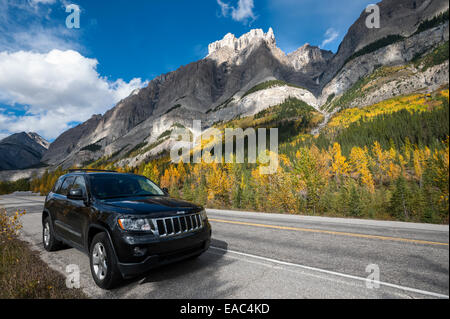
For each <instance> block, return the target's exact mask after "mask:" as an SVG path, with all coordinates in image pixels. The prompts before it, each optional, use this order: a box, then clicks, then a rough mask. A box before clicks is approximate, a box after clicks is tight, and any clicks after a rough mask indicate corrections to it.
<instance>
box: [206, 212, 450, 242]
mask: <svg viewBox="0 0 450 319" xmlns="http://www.w3.org/2000/svg"><path fill="white" fill-rule="evenodd" d="M209 220H210V221H213V222H217V223H227V224H237V225H245V226H254V227H264V228H272V229H283V230H295V231H303V232H310V233H322V234H330V235H339V236H350V237H359V238H369V239H380V240H393V241H402V242H408V243H416V244H425V245H440V246H448V243H441V242H435V241H427V240H418V239H408V238H400V237H388V236H377V235H366V234H357V233H346V232H338V231H331V230H322V229H312V228H299V227H289V226H277V225H268V224H255V223H247V222H238V221H234V220H226V219H216V218H209Z"/></svg>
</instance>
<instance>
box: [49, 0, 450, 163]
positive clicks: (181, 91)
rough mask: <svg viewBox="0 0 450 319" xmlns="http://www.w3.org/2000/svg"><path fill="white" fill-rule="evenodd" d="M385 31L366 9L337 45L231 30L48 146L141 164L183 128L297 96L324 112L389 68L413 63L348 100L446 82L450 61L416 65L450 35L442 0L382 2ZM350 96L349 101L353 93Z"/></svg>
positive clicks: (61, 157) (88, 157)
mask: <svg viewBox="0 0 450 319" xmlns="http://www.w3.org/2000/svg"><path fill="white" fill-rule="evenodd" d="M378 5H379V7H380V14H381V28H379V29H369V28H367V27H366V25H365V20H366V17H367V15H368V13H366V12H365V11H363V12H362V13H361V16H360V17H359V18H358V19H357V21H356V22H355V23H354V24H353V25H352V26H351V27H350V29H349V30H348V32H347V35H346V36H345V37H344V39H343V41H342V43H341V45H340V47H339V49H338V52H337V53H336V54H333V53H332V52H331V51H325V50H321V49H320V48H318V47H315V46H311V45H309V44H305V45H304V46H302V47H300V48H299V49H297V50H296V51H294V52H292V53H289V54H286V53H284V52H283V51H282V50H281V49H279V48H278V47H277V45H276V38H275V34H274V31H273V30H272V29H271V28H270V29H269V30H268V31H267V32H264V31H263V30H261V29H255V30H251V31H250V32H248V33H246V34H244V35H242V36H240V37H236V36H235V35H233V34H230V33H229V34H227V35H225V36H224V38H223V39H222V40H219V41H216V42H213V43H211V44H210V45H209V46H208V55H207V56H206V57H205V58H204V59H202V60H199V61H196V62H193V63H190V64H188V65H185V66H181V67H180V68H179V69H177V70H176V71H173V72H170V73H167V74H163V75H161V76H158V77H157V78H155V79H153V80H152V81H150V82H149V84H148V86H147V87H145V88H142V89H141V90H139V91H136V92H133V94H131V95H130V96H129V97H127V98H125V99H124V100H122V101H120V102H119V103H118V104H117V105H116V106H115V107H114V108H112V109H111V110H109V111H108V112H106V113H105V114H104V115H94V116H93V117H92V118H91V119H89V120H88V121H86V122H85V123H82V124H80V125H78V126H77V127H74V128H72V129H70V130H68V131H66V132H64V133H63V134H62V135H61V136H60V137H58V138H57V139H56V140H55V141H54V142H53V143H52V144H51V145H50V148H49V150H48V151H47V152H46V153H45V155H44V157H43V159H42V160H43V161H44V162H46V163H48V164H49V165H52V166H58V165H62V166H63V167H64V168H66V167H69V166H72V165H85V164H87V163H90V162H92V161H95V160H98V159H99V158H101V157H103V158H108V160H114V161H119V162H118V164H120V165H136V164H138V163H140V162H141V161H143V160H145V159H146V158H148V157H149V156H153V155H155V154H157V153H159V152H160V151H162V150H164V149H167V148H168V147H169V146H170V145H171V143H172V142H173V141H171V140H170V138H168V135H170V134H169V133H170V131H171V130H172V129H173V128H174V127H176V126H180V125H181V126H185V127H191V126H192V120H194V119H196V120H201V121H202V125H203V127H209V126H211V125H213V124H214V123H217V122H225V121H228V120H231V119H233V118H235V117H237V116H241V117H242V116H248V115H253V114H255V113H257V112H259V111H261V110H263V109H265V108H268V107H270V106H273V105H276V104H279V103H281V102H283V101H284V100H285V99H286V98H288V97H296V98H298V99H300V100H303V101H305V102H306V103H308V104H309V105H311V106H313V107H314V108H316V109H317V110H319V111H320V112H322V113H324V115H325V118H329V117H330V114H329V112H335V111H336V110H337V109H339V108H340V107H342V105H341V104H342V103H338V102H339V101H340V102H342V97H343V96H345V93H346V92H353V91H354V90H355V86H357V85H358V83H359V82H360V81H361V80H362V79H364V78H366V77H368V76H370V75H371V74H373V73H374V72H375V71H376V70H377V69H379V68H380V67H382V66H385V67H392V66H405V68H406V71H405V70H403V71H402V72H401V73H398V74H394V73H392V74H390V76H389V77H385V78H383V79H384V80H383V81H381V80H380V81H378V82H377V86H374V87H376V88H377V89H376V90H372V91H370V92H366V93H367V94H365V95H364V97H363V96H359V97H358V98H355V99H353V100H351V101H350V102H348V103H347V104H346V106H364V105H368V104H370V103H373V102H374V101H377V100H380V99H385V98H388V97H391V96H395V95H398V94H408V93H411V92H415V91H418V90H432V89H433V88H436V87H439V86H441V85H444V84H446V83H447V84H448V58H447V61H446V62H444V63H439V64H438V65H433V66H432V67H431V68H427V69H426V70H424V69H421V68H419V67H417V66H415V65H414V64H413V63H412V62H413V61H414V60H415V59H418V58H420V57H422V56H424V55H426V54H430V53H431V52H433V50H435V49H436V48H437V47H438V46H439V45H442V44H443V43H445V42H446V41H447V46H448V34H449V32H448V18H447V21H440V22H439V23H434V24H433V23H428V24H427V25H426V26H425V27H424V25H423V23H424V22H426V21H431V20H432V19H433V18H434V17H436V16H438V15H439V14H441V13H443V12H445V11H446V10H447V12H448V2H447V1H444V0H433V1H431V0H416V1H413V0H395V1H393V0H390V1H387V0H385V1H382V2H380V3H378ZM345 101H347V100H345Z"/></svg>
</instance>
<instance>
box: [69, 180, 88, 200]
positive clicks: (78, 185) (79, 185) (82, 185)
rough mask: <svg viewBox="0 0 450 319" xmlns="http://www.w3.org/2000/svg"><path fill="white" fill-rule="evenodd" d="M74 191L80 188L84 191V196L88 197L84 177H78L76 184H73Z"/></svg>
mask: <svg viewBox="0 0 450 319" xmlns="http://www.w3.org/2000/svg"><path fill="white" fill-rule="evenodd" d="M71 188H72V189H75V188H79V189H81V190H82V191H83V195H84V196H86V182H85V180H84V177H83V176H77V178H75V182H74V183H73V185H72V187H71Z"/></svg>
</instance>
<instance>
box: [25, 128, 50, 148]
mask: <svg viewBox="0 0 450 319" xmlns="http://www.w3.org/2000/svg"><path fill="white" fill-rule="evenodd" d="M26 134H27V135H28V137H30V138H31V139H32V140H33V141H35V142H36V143H38V144H39V145H41V146H42V147H44V148H45V149H48V148H49V146H50V143H49V142H48V141H47V140H46V139H44V138H43V137H42V136H40V135H39V134H38V133H36V132H28V133H26Z"/></svg>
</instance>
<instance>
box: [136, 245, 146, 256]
mask: <svg viewBox="0 0 450 319" xmlns="http://www.w3.org/2000/svg"><path fill="white" fill-rule="evenodd" d="M146 252H147V248H141V247H134V250H133V255H134V256H136V257H141V256H144V255H145V253H146Z"/></svg>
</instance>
